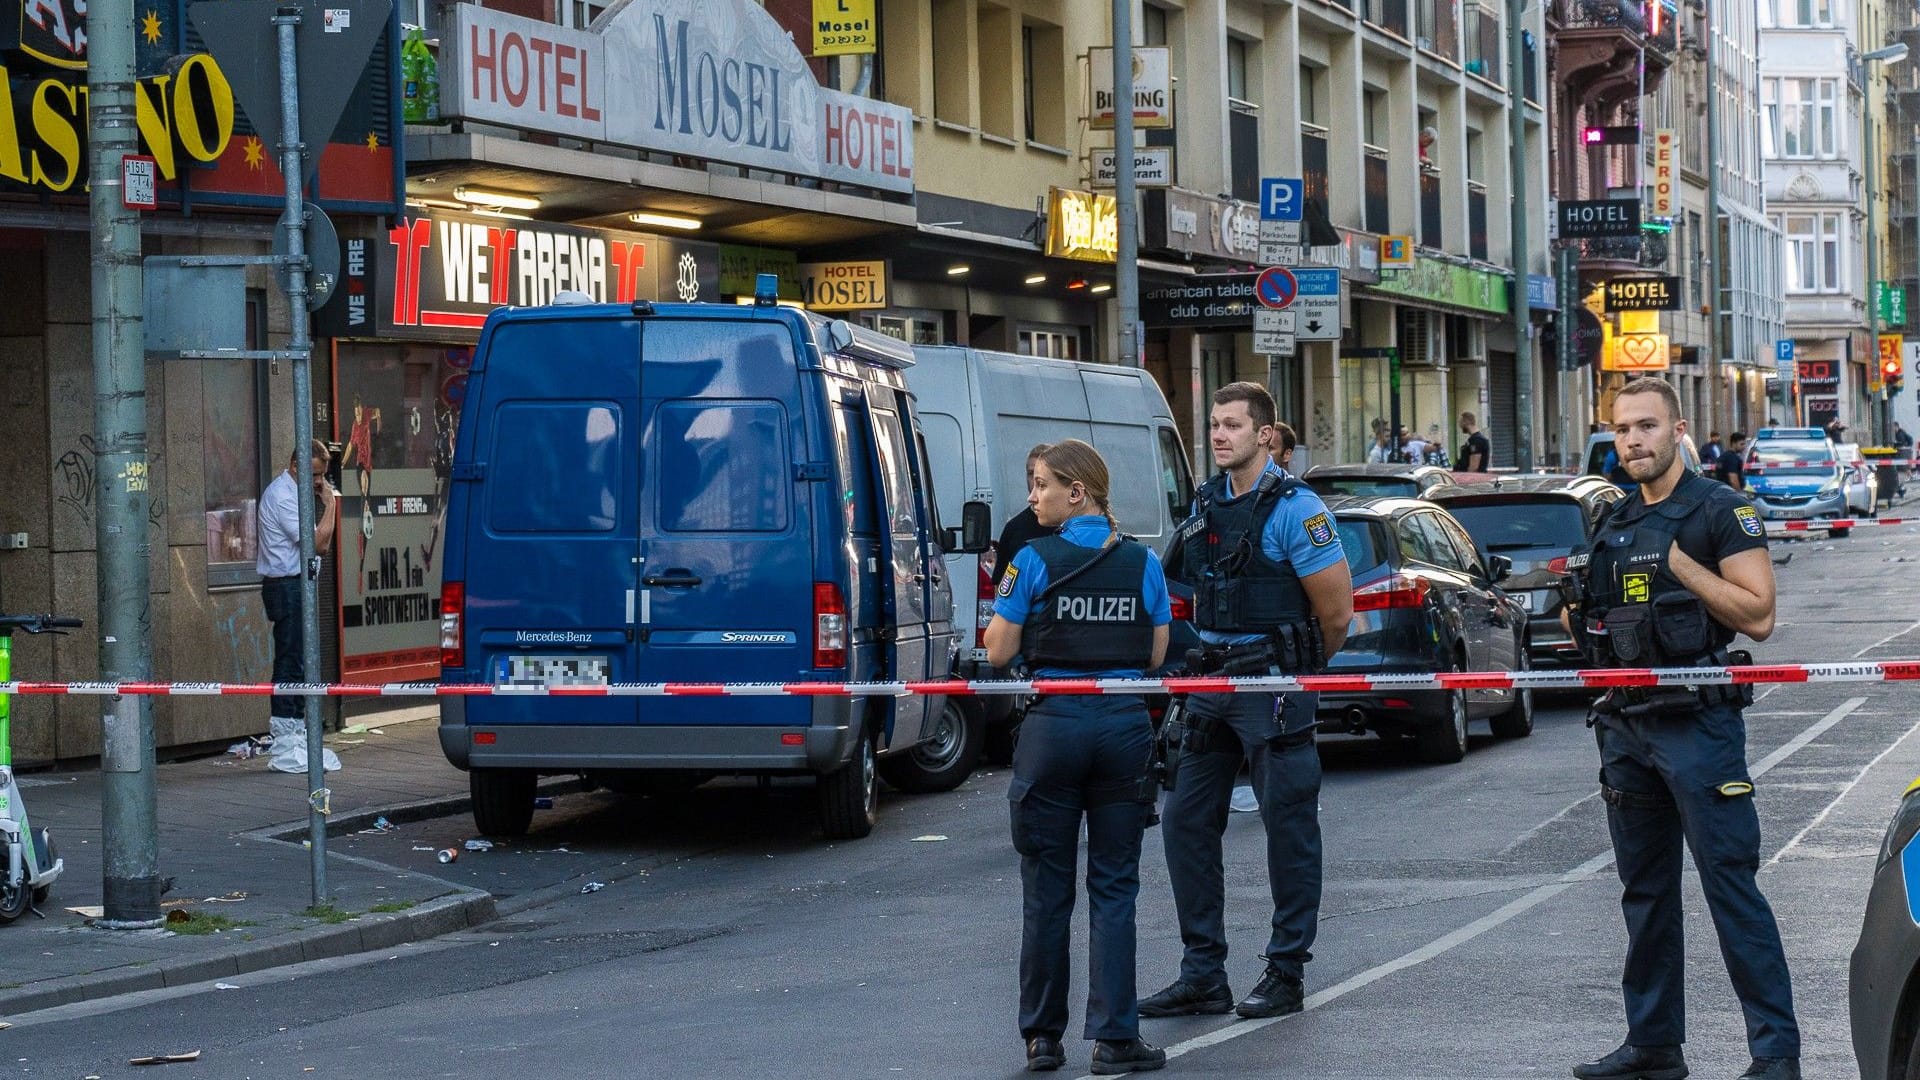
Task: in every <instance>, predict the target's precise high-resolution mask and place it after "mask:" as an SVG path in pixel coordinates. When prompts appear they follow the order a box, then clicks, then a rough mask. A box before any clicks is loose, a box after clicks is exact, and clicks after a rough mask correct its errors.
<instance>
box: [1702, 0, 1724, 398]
mask: <svg viewBox="0 0 1920 1080" xmlns="http://www.w3.org/2000/svg"><path fill="white" fill-rule="evenodd" d="M1713 2H1714V0H1706V16H1705V27H1706V39H1707V402H1708V404H1707V430H1708V431H1720V430H1723V428H1724V427H1725V425H1723V424H1722V423H1721V422H1720V396H1721V386H1720V68H1719V65H1718V64H1717V63H1716V60H1717V58H1718V56H1719V52H1720V45H1719V42H1718V41H1716V40H1715V38H1714V35H1715V33H1717V32H1718V31H1717V30H1716V29H1715V26H1714V21H1713Z"/></svg>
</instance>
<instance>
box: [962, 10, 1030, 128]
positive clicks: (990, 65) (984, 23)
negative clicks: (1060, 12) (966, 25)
mask: <svg viewBox="0 0 1920 1080" xmlns="http://www.w3.org/2000/svg"><path fill="white" fill-rule="evenodd" d="M974 12H975V14H974V27H975V33H974V40H975V41H977V42H978V43H979V48H980V67H979V71H980V130H981V131H982V132H984V133H986V134H988V135H998V136H999V137H1000V138H1003V139H1009V140H1011V139H1014V138H1018V137H1019V134H1020V132H1019V131H1017V130H1015V129H1014V126H1013V124H1014V107H1015V102H1014V99H1013V64H1014V52H1013V41H1014V37H1013V26H1014V23H1013V18H1014V16H1013V12H1012V11H1011V10H1009V9H1007V8H1004V7H1001V6H999V5H997V4H989V3H985V2H984V0H983V2H982V3H981V4H980V5H979V6H978V7H977V8H975V9H974ZM1020 29H1021V32H1022V33H1021V36H1022V38H1024V37H1025V36H1026V35H1025V31H1026V27H1024V26H1022V27H1021V28H1020ZM1031 96H1032V95H1031V94H1029V93H1027V92H1025V91H1024V90H1023V91H1022V93H1021V98H1022V99H1023V104H1024V99H1026V98H1030V97H1031Z"/></svg>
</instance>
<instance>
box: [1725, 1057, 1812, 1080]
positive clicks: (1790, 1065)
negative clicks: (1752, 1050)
mask: <svg viewBox="0 0 1920 1080" xmlns="http://www.w3.org/2000/svg"><path fill="white" fill-rule="evenodd" d="M1740 1077H1741V1080H1748V1078H1749V1077H1755V1078H1758V1080H1800V1059H1799V1058H1761V1057H1757V1058H1754V1059H1753V1064H1751V1065H1749V1066H1747V1071H1746V1072H1743V1073H1741V1074H1740Z"/></svg>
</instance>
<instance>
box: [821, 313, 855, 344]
mask: <svg viewBox="0 0 1920 1080" xmlns="http://www.w3.org/2000/svg"><path fill="white" fill-rule="evenodd" d="M851 344H853V326H852V325H851V324H849V323H848V322H847V320H845V319H835V320H833V321H832V322H830V323H828V324H827V347H828V348H829V349H831V350H832V351H834V352H839V351H841V350H842V349H845V348H846V347H847V346H849V345H851Z"/></svg>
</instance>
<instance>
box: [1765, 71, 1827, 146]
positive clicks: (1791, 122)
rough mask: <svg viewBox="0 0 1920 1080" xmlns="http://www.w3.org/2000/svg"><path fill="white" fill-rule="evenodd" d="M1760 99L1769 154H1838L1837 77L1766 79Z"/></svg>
mask: <svg viewBox="0 0 1920 1080" xmlns="http://www.w3.org/2000/svg"><path fill="white" fill-rule="evenodd" d="M1761 93H1762V101H1763V103H1764V107H1765V108H1764V111H1765V113H1766V121H1767V122H1766V126H1765V128H1763V129H1762V133H1761V135H1762V139H1763V140H1764V141H1765V142H1766V143H1767V146H1766V147H1765V149H1764V152H1765V154H1766V155H1767V156H1768V157H1781V158H1831V157H1834V156H1836V155H1837V154H1838V153H1839V130H1840V123H1839V95H1840V80H1838V79H1765V80H1762V87H1761Z"/></svg>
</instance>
